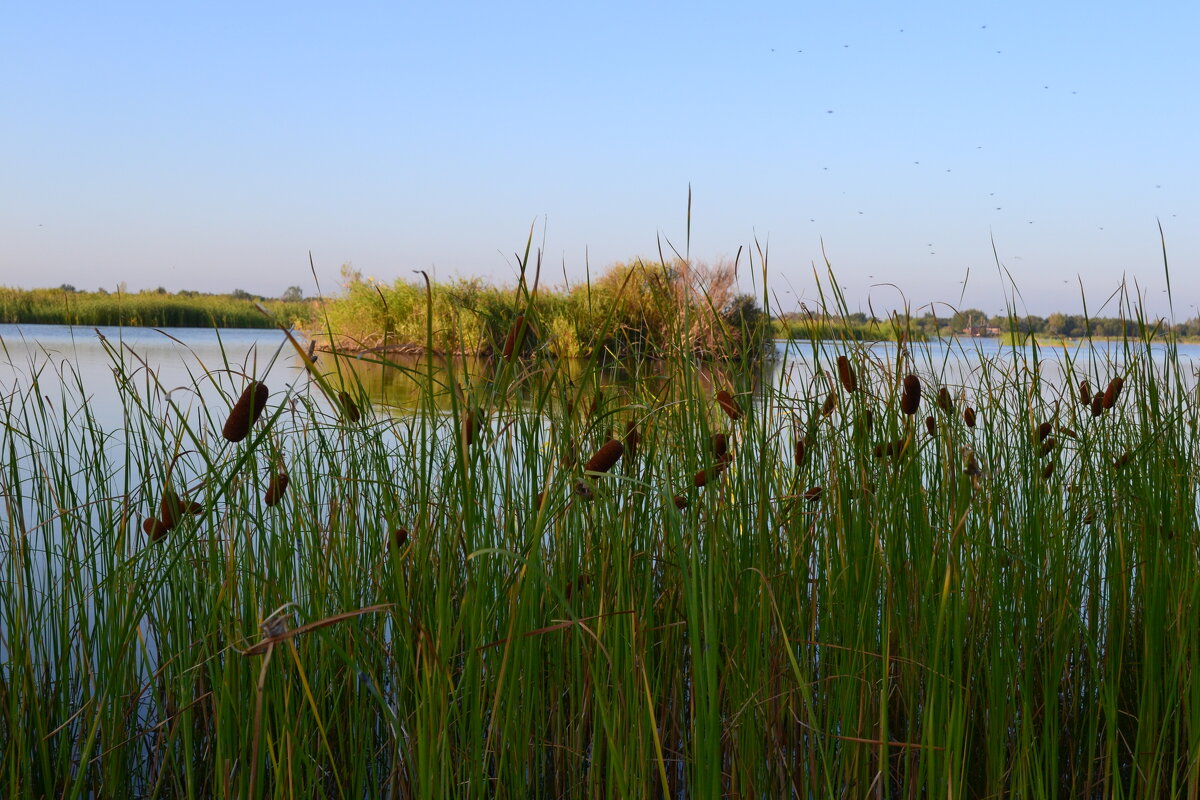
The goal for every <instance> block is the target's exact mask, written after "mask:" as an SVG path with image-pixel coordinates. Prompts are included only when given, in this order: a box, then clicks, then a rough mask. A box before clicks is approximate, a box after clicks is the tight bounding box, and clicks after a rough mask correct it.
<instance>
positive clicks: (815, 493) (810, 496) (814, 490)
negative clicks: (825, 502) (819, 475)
mask: <svg viewBox="0 0 1200 800" xmlns="http://www.w3.org/2000/svg"><path fill="white" fill-rule="evenodd" d="M824 491H825V490H824V489H823V488H821V487H820V486H810V487H809V488H808V491H806V492H805V493H804V499H805V500H807V501H808V502H810V503H815V502H817V501H818V500H820V499H821V494H822V493H823V492H824Z"/></svg>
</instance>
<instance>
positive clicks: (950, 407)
mask: <svg viewBox="0 0 1200 800" xmlns="http://www.w3.org/2000/svg"><path fill="white" fill-rule="evenodd" d="M937 404H938V408H940V409H941V410H942V411H945V412H946V413H947V414H953V413H954V400H953V398H951V397H950V390H949V389H947V388H946V387H945V386H943V387H942V388H940V389H938V396H937Z"/></svg>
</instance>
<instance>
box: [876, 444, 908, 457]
mask: <svg viewBox="0 0 1200 800" xmlns="http://www.w3.org/2000/svg"><path fill="white" fill-rule="evenodd" d="M907 449H908V439H896V440H895V441H891V442H884V443H883V444H877V445H875V457H876V458H883V457H885V456H888V457H890V456H900V455H902V454H903V453H904V451H905V450H907Z"/></svg>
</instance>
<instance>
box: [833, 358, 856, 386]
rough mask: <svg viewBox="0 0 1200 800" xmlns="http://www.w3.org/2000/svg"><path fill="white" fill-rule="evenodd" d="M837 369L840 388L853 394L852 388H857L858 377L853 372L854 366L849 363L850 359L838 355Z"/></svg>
mask: <svg viewBox="0 0 1200 800" xmlns="http://www.w3.org/2000/svg"><path fill="white" fill-rule="evenodd" d="M837 371H838V380H840V381H841V382H842V388H843V389H845V390H846V391H847V392H848V393H850V394H853V393H854V390H855V389H857V388H858V377H857V376H856V375H855V374H854V367H853V366H852V365H851V364H850V359H849V358H847V357H846V356H838V358H837Z"/></svg>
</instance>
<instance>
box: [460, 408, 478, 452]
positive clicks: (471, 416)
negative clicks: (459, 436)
mask: <svg viewBox="0 0 1200 800" xmlns="http://www.w3.org/2000/svg"><path fill="white" fill-rule="evenodd" d="M462 425H463V442H464V443H465V444H466V445H467V446H468V447H469V446H470V445H471V442H473V441H475V437H476V436H478V435H479V432H480V431H481V430H483V412H482V411H480V410H479V409H477V408H472V409H468V410H467V413H466V415H465V416H464V417H463V423H462Z"/></svg>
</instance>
